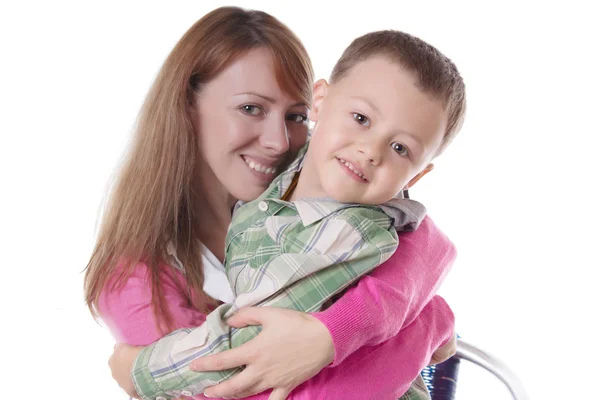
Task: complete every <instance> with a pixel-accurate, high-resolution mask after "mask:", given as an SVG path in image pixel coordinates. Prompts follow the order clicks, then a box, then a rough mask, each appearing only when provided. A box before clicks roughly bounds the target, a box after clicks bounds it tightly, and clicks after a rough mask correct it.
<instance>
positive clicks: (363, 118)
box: [352, 113, 371, 126]
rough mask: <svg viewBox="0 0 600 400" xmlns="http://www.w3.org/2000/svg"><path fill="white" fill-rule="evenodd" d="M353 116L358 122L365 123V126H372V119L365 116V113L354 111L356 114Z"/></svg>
mask: <svg viewBox="0 0 600 400" xmlns="http://www.w3.org/2000/svg"><path fill="white" fill-rule="evenodd" d="M352 116H353V117H354V120H355V121H356V122H358V123H359V124H361V125H364V126H370V125H371V121H370V120H369V118H368V117H366V116H364V115H362V114H359V113H354V114H352Z"/></svg>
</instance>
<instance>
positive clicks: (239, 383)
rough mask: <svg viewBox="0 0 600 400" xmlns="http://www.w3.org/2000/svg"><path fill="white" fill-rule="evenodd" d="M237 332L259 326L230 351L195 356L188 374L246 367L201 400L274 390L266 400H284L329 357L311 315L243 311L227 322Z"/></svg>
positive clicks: (324, 334) (327, 339)
mask: <svg viewBox="0 0 600 400" xmlns="http://www.w3.org/2000/svg"><path fill="white" fill-rule="evenodd" d="M227 324H228V325H230V326H232V327H235V328H242V327H245V326H248V325H262V331H261V332H260V334H259V335H258V336H257V337H255V338H254V339H252V340H250V341H249V342H247V343H245V344H243V345H242V346H240V347H237V348H235V349H232V350H228V351H225V352H222V353H219V354H215V355H212V356H207V357H201V358H198V359H196V360H194V361H192V363H191V364H190V369H192V370H193V371H220V370H224V369H229V368H235V367H239V366H242V365H245V366H246V368H245V369H244V370H243V371H242V372H241V373H239V374H238V375H237V376H234V377H233V378H231V379H229V380H227V381H225V382H222V383H220V384H219V385H216V386H213V387H211V388H208V389H206V391H205V392H204V395H205V396H206V397H221V398H222V397H224V398H236V399H237V398H244V397H248V396H251V395H253V394H256V393H261V392H263V391H265V390H267V389H270V388H273V392H272V393H271V395H270V396H269V400H285V399H286V398H287V396H288V394H289V393H290V392H291V391H292V390H294V388H295V387H296V386H298V385H300V384H301V383H303V382H304V381H306V380H308V379H310V378H312V377H313V376H315V375H316V374H317V373H318V372H319V371H321V369H323V368H324V367H325V366H327V365H328V364H330V363H331V362H332V361H333V357H334V347H333V340H332V339H331V335H330V334H329V331H328V330H327V328H326V327H325V325H323V324H322V323H321V322H320V321H319V320H317V319H316V318H314V317H313V316H311V315H309V314H306V313H302V312H298V311H293V310H287V309H283V308H274V307H247V308H244V309H241V310H240V311H238V312H237V313H236V314H235V315H234V316H233V317H231V318H229V319H228V320H227Z"/></svg>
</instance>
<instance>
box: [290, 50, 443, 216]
mask: <svg viewBox="0 0 600 400" xmlns="http://www.w3.org/2000/svg"><path fill="white" fill-rule="evenodd" d="M309 116H310V118H311V119H312V120H313V121H314V122H315V123H316V125H315V128H314V132H313V138H312V140H311V144H310V148H309V151H308V153H307V156H306V160H305V164H304V168H303V171H302V174H305V173H306V172H308V177H307V178H309V177H310V178H312V179H310V178H309V179H308V180H310V181H312V182H314V184H313V185H312V194H314V195H315V197H317V196H327V197H332V198H334V199H336V200H337V201H341V202H349V203H350V202H351V203H361V204H382V203H385V202H386V201H389V200H390V199H392V198H393V197H395V196H396V195H397V194H398V193H399V192H400V191H401V190H402V189H403V188H405V187H410V186H412V185H413V184H414V183H415V182H416V181H418V180H419V179H420V178H421V176H423V175H425V173H427V172H429V171H430V170H431V168H432V167H433V165H431V164H430V161H431V160H432V159H433V158H434V156H435V153H436V151H437V149H438V147H439V145H440V143H441V142H442V139H443V136H444V132H445V128H446V123H447V115H446V111H445V109H444V107H443V104H442V103H441V102H440V101H438V100H436V99H434V98H433V97H432V96H430V95H428V94H425V93H423V92H421V90H420V89H418V88H417V87H416V85H415V77H414V76H413V74H412V73H410V72H407V71H406V70H405V69H404V68H402V67H400V66H399V65H398V64H397V63H395V62H392V61H390V59H388V58H387V57H384V56H374V57H371V58H369V59H367V60H365V61H362V62H360V63H358V64H357V65H355V66H354V67H353V68H352V69H350V70H349V71H348V72H347V74H346V75H345V76H343V77H342V78H341V79H340V80H338V81H337V82H336V83H334V84H332V85H328V84H327V83H326V82H325V81H323V80H321V81H319V82H317V83H316V84H315V92H314V98H313V108H312V110H311V111H310V113H309Z"/></svg>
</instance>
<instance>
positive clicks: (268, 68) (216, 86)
mask: <svg viewBox="0 0 600 400" xmlns="http://www.w3.org/2000/svg"><path fill="white" fill-rule="evenodd" d="M277 72H278V71H277V68H276V64H275V60H274V57H273V54H272V53H271V51H270V50H269V49H267V48H256V49H252V50H249V51H248V52H245V53H243V54H241V55H240V56H238V57H236V58H235V59H234V60H233V61H232V62H231V63H229V65H227V66H226V67H225V68H224V69H223V70H222V71H221V72H220V73H219V74H218V75H217V76H215V77H214V78H213V79H212V80H211V81H209V82H208V83H207V84H206V85H205V88H204V89H205V90H206V91H205V94H208V95H210V93H213V92H214V93H220V94H221V95H225V96H227V97H230V96H241V95H249V96H258V97H261V98H263V99H264V100H266V101H268V102H271V103H286V104H290V105H305V104H304V102H303V101H302V100H301V99H299V98H293V96H292V95H290V94H289V93H288V92H287V91H286V90H285V89H284V88H282V87H281V85H280V82H279V80H280V79H279V80H278V76H277Z"/></svg>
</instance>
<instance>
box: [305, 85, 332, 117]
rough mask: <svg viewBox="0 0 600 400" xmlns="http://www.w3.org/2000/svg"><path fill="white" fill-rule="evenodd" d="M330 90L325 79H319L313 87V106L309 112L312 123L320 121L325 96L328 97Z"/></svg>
mask: <svg viewBox="0 0 600 400" xmlns="http://www.w3.org/2000/svg"><path fill="white" fill-rule="evenodd" d="M328 90H329V84H328V83H327V81H326V80H325V79H319V80H318V81H316V82H315V84H314V86H313V98H312V106H311V108H310V110H308V118H309V119H310V120H311V121H313V122H317V120H318V119H319V111H320V110H321V105H322V104H323V99H325V96H327V91H328Z"/></svg>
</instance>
